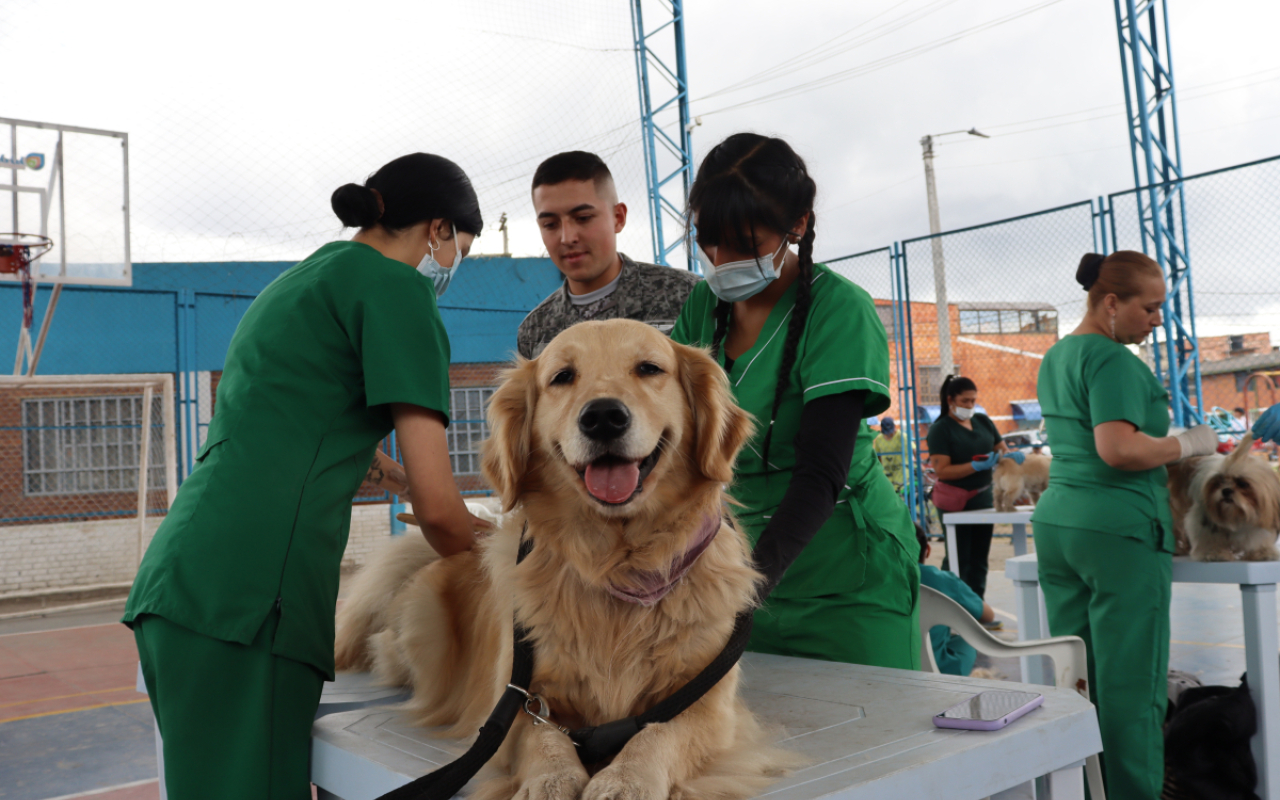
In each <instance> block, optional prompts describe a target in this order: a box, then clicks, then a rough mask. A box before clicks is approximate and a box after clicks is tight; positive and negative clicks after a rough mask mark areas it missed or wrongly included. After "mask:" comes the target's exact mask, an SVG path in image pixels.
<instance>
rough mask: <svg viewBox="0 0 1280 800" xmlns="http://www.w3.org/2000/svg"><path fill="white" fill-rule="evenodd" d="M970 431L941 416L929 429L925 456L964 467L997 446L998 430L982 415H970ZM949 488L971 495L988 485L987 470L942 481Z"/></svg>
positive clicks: (989, 419) (948, 417)
mask: <svg viewBox="0 0 1280 800" xmlns="http://www.w3.org/2000/svg"><path fill="white" fill-rule="evenodd" d="M969 424H970V425H972V426H973V430H970V429H969V428H966V427H965V426H963V425H961V424H960V423H959V422H957V421H956V420H954V419H952V418H951V415H950V414H944V415H943V416H941V417H939V418H938V419H936V420H934V422H933V424H932V425H930V426H929V436H928V438H927V441H928V442H929V455H938V456H950V457H951V463H952V464H968V463H970V462H972V461H973V457H974V456H985V455H986V454H987V453H990V452H991V451H993V450H995V449H996V445H998V444H1000V441H1001V440H1000V430H999V429H998V428H996V424H995V423H994V422H992V421H991V418H990V417H988V416H987V415H986V414H976V413H975V414H974V415H973V417H972V418H970V420H969ZM946 482H947V483H949V484H951V485H952V486H959V487H960V488H961V489H967V490H969V491H971V492H972V491H973V490H974V489H985V488H987V487H988V486H990V485H991V470H989V469H988V470H982V471H981V472H974V473H973V474H971V475H966V476H964V477H963V478H961V479H960V480H958V481H946Z"/></svg>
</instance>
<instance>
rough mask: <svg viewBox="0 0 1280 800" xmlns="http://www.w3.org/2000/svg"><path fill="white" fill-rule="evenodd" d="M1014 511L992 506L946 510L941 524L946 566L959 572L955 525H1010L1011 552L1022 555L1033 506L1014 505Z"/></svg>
mask: <svg viewBox="0 0 1280 800" xmlns="http://www.w3.org/2000/svg"><path fill="white" fill-rule="evenodd" d="M1014 508H1016V509H1017V510H1016V511H996V510H995V509H994V508H980V509H976V510H974V511H948V512H946V513H944V514H943V515H942V524H943V525H945V526H947V567H948V568H949V569H950V570H951V571H952V572H954V573H955V574H956V575H959V574H960V560H959V559H958V558H956V557H955V552H956V526H957V525H987V524H991V525H1012V526H1013V553H1014V555H1018V556H1020V555H1023V554H1025V553H1026V552H1027V523H1028V522H1030V521H1031V512H1032V511H1033V510H1034V509H1035V506H1014Z"/></svg>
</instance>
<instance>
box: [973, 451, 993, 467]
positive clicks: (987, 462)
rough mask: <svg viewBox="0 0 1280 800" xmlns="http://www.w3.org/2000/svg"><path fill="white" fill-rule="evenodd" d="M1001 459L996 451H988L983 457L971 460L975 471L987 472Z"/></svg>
mask: <svg viewBox="0 0 1280 800" xmlns="http://www.w3.org/2000/svg"><path fill="white" fill-rule="evenodd" d="M999 460H1000V456H999V455H998V454H996V453H994V452H991V453H987V454H986V455H985V456H983V457H982V458H979V459H975V460H974V461H972V462H971V463H972V464H973V471H974V472H986V471H987V470H989V469H991V468H992V467H994V466H995V465H996V462H997V461H999Z"/></svg>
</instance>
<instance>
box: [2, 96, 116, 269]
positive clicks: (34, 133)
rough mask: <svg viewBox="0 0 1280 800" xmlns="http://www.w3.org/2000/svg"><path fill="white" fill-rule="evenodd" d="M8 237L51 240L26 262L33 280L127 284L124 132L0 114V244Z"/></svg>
mask: <svg viewBox="0 0 1280 800" xmlns="http://www.w3.org/2000/svg"><path fill="white" fill-rule="evenodd" d="M8 233H28V234H40V235H43V236H47V237H49V238H50V239H52V240H53V248H52V249H51V250H50V251H49V252H48V253H46V254H45V255H44V257H43V258H41V259H39V260H38V261H35V262H33V263H32V265H31V267H32V273H33V275H34V277H35V278H36V281H37V282H38V283H46V284H49V283H62V284H86V285H93V284H96V285H109V286H129V285H131V284H132V280H133V270H132V263H131V261H130V255H129V135H128V134H126V133H120V132H118V131H103V130H95V129H92V128H80V127H76V126H74V125H57V124H54V123H48V122H31V121H28V120H19V119H7V118H3V117H0V239H4V234H8ZM6 241H7V240H6ZM16 280H19V278H18V277H17V276H14V275H5V274H0V282H9V283H11V282H14V281H16Z"/></svg>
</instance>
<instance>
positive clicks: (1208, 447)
mask: <svg viewBox="0 0 1280 800" xmlns="http://www.w3.org/2000/svg"><path fill="white" fill-rule="evenodd" d="M1173 438H1175V439H1177V440H1178V446H1179V447H1181V448H1182V455H1181V456H1180V457H1179V460H1181V459H1183V458H1191V457H1192V456H1210V455H1213V454H1214V453H1216V452H1218V434H1217V433H1216V432H1215V431H1214V430H1213V428H1210V427H1209V426H1208V425H1196V426H1195V427H1193V428H1188V429H1187V430H1185V431H1183V432H1182V433H1179V434H1177V435H1176V436H1174V437H1173Z"/></svg>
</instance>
